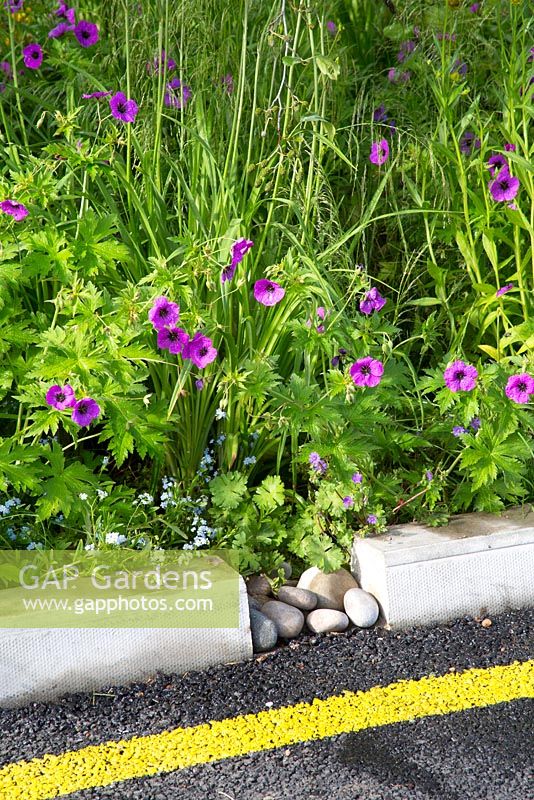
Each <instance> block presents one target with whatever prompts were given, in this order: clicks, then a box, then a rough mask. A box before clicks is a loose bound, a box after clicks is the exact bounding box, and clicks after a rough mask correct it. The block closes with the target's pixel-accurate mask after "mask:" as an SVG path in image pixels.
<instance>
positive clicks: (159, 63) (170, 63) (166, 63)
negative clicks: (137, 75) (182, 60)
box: [146, 50, 176, 74]
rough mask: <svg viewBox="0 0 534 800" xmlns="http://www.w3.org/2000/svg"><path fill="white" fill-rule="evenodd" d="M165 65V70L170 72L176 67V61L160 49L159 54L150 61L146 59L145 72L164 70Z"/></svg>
mask: <svg viewBox="0 0 534 800" xmlns="http://www.w3.org/2000/svg"><path fill="white" fill-rule="evenodd" d="M165 67H167V72H172V71H173V69H175V68H176V61H175V60H174V59H173V58H168V56H167V53H166V52H165V50H162V51H161V55H160V56H156V57H155V58H154V60H153V61H152V62H150V61H147V65H146V68H147V72H149V73H150V74H152V73H154V72H155V73H161V72H164V71H165Z"/></svg>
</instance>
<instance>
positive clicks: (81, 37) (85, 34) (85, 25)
mask: <svg viewBox="0 0 534 800" xmlns="http://www.w3.org/2000/svg"><path fill="white" fill-rule="evenodd" d="M74 35H75V37H76V38H77V39H78V42H79V43H80V44H81V46H82V47H91V45H93V44H96V43H97V42H98V26H97V25H95V23H94V22H88V21H87V20H86V19H81V20H80V21H79V22H78V24H77V25H76V26H75V28H74Z"/></svg>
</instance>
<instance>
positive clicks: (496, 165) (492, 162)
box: [488, 153, 508, 178]
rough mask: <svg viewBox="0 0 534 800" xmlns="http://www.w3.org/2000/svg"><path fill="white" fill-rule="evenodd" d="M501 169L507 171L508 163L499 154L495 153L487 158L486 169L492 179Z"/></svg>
mask: <svg viewBox="0 0 534 800" xmlns="http://www.w3.org/2000/svg"><path fill="white" fill-rule="evenodd" d="M503 168H505V169H506V170H507V169H508V161H507V160H506V158H505V157H504V156H503V155H502V154H501V153H495V154H494V155H492V156H490V157H489V158H488V169H489V172H490V175H491V177H492V178H494V177H495V175H496V174H497V173H499V172H500V171H501V169H503Z"/></svg>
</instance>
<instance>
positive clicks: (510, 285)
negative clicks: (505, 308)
mask: <svg viewBox="0 0 534 800" xmlns="http://www.w3.org/2000/svg"><path fill="white" fill-rule="evenodd" d="M513 288H514V284H513V283H507V284H506V286H501V288H500V289H497V291H496V292H495V297H501V296H502V295H503V294H506V292H509V291H511V290H512V289H513Z"/></svg>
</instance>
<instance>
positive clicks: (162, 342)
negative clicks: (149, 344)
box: [158, 326, 189, 358]
mask: <svg viewBox="0 0 534 800" xmlns="http://www.w3.org/2000/svg"><path fill="white" fill-rule="evenodd" d="M188 344H189V335H188V334H187V333H186V332H185V331H184V330H183V329H182V328H176V327H174V326H173V327H171V328H160V329H159V330H158V347H160V348H161V349H162V350H168V351H169V353H173V354H174V355H176V354H177V353H181V354H182V357H183V358H186V355H185V349H186V347H187V346H188Z"/></svg>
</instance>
